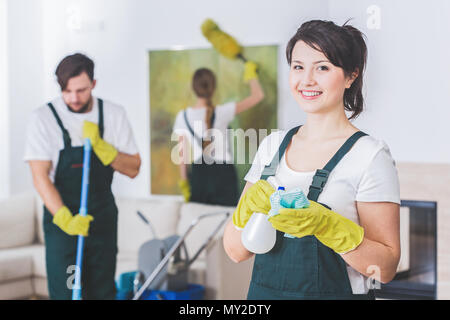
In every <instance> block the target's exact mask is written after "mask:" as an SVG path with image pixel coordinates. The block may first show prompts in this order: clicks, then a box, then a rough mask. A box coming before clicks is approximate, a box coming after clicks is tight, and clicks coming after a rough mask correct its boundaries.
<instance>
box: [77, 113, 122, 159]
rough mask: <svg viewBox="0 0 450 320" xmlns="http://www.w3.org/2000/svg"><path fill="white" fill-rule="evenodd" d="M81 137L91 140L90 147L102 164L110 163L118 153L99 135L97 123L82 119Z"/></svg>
mask: <svg viewBox="0 0 450 320" xmlns="http://www.w3.org/2000/svg"><path fill="white" fill-rule="evenodd" d="M83 138H84V139H86V138H89V139H90V140H91V145H92V149H94V152H95V154H96V155H97V157H98V158H99V159H100V161H101V162H102V163H103V165H104V166H108V165H110V164H111V162H113V161H114V159H115V158H116V157H117V154H118V153H119V152H118V151H117V149H116V148H114V147H113V146H112V145H111V144H109V143H108V142H106V141H105V140H103V139H102V138H101V137H100V131H99V129H98V125H97V124H95V123H93V122H89V121H84V125H83Z"/></svg>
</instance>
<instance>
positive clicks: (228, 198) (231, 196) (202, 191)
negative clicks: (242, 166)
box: [184, 111, 239, 206]
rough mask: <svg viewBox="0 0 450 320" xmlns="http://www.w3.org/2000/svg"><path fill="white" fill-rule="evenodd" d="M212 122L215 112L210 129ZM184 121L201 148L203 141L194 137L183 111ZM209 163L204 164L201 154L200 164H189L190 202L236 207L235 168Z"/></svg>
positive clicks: (230, 165)
mask: <svg viewBox="0 0 450 320" xmlns="http://www.w3.org/2000/svg"><path fill="white" fill-rule="evenodd" d="M214 120H215V111H213V114H212V118H211V127H214ZM184 121H185V122H186V126H187V127H188V129H189V131H190V132H191V134H192V136H193V137H194V139H196V140H197V141H198V143H199V144H200V146H202V145H203V139H202V138H199V137H197V136H196V135H195V133H194V130H192V127H191V126H190V124H189V121H188V119H187V116H186V111H184ZM211 162H212V161H209V162H208V163H206V161H205V159H204V157H203V152H202V162H201V163H195V162H194V163H192V164H191V168H190V172H189V174H188V179H189V184H190V186H191V198H190V201H192V202H200V203H206V204H214V205H222V206H236V205H237V202H238V199H239V194H238V190H237V185H238V182H237V173H236V168H235V167H234V165H233V164H231V163H216V162H215V161H214V162H212V163H211Z"/></svg>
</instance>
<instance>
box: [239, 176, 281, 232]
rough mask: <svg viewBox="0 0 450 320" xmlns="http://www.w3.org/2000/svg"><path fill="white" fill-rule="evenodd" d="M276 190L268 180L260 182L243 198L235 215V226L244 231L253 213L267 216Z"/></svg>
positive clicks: (249, 189)
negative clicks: (271, 197)
mask: <svg viewBox="0 0 450 320" xmlns="http://www.w3.org/2000/svg"><path fill="white" fill-rule="evenodd" d="M274 192H275V189H274V188H273V187H272V186H271V185H270V183H268V182H267V181H266V180H259V181H257V182H256V183H255V184H254V185H252V186H251V187H250V188H248V190H247V192H246V193H245V194H244V196H242V198H241V200H240V201H239V203H238V205H237V207H236V210H235V211H234V213H233V224H234V225H235V226H236V227H237V228H238V229H242V228H244V227H245V225H246V224H247V222H248V219H250V216H251V215H252V214H253V212H261V213H265V214H267V213H268V212H269V210H270V196H271V195H272V193H274Z"/></svg>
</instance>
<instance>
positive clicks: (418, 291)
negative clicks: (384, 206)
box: [375, 200, 437, 300]
mask: <svg viewBox="0 0 450 320" xmlns="http://www.w3.org/2000/svg"><path fill="white" fill-rule="evenodd" d="M401 206H402V207H407V208H409V241H408V242H409V245H408V246H405V247H409V250H408V251H409V259H408V260H409V264H408V268H407V269H406V270H400V271H399V272H397V274H396V276H395V278H394V280H392V281H391V282H389V283H387V284H381V288H380V289H378V290H375V296H376V297H377V298H382V299H402V300H410V299H420V300H425V299H426V300H428V299H436V287H437V223H436V222H437V204H436V202H429V201H413V200H402V201H401ZM400 219H402V217H401V218H400ZM406 230H407V229H406ZM403 249H404V248H403V247H402V250H403Z"/></svg>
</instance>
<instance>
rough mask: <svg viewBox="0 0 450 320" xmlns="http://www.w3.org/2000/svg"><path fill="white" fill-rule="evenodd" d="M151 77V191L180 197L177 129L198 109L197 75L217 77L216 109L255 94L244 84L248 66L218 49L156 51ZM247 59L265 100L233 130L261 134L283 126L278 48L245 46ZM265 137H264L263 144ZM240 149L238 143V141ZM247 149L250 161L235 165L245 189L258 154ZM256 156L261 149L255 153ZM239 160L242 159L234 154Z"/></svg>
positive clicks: (235, 123)
mask: <svg viewBox="0 0 450 320" xmlns="http://www.w3.org/2000/svg"><path fill="white" fill-rule="evenodd" d="M148 54H149V62H150V63H149V67H150V70H149V75H150V82H149V83H150V88H149V90H150V135H151V137H150V143H151V145H150V153H151V155H150V159H151V160H150V161H151V173H150V174H151V193H152V194H158V195H161V194H164V195H176V194H180V191H179V190H178V187H177V181H178V180H179V179H180V175H179V169H178V168H177V164H175V163H174V162H173V161H171V152H172V149H173V148H174V147H175V146H176V145H177V141H172V139H171V136H172V129H173V124H174V121H175V117H176V115H177V113H178V112H179V111H181V110H183V109H185V108H187V107H189V106H192V105H193V104H194V103H195V101H196V97H195V94H194V92H193V90H192V76H193V74H194V72H195V71H196V70H197V69H199V68H208V69H210V70H212V71H213V72H214V73H215V75H216V81H217V88H216V91H215V94H214V97H213V103H214V105H219V104H224V103H227V102H231V101H236V102H237V101H240V100H242V99H244V98H245V97H247V96H248V95H249V94H250V87H249V85H248V84H247V83H245V82H244V80H243V72H244V63H243V61H242V60H230V59H227V58H225V57H223V56H221V55H219V54H218V53H217V52H216V51H215V50H214V49H186V50H151V51H149V53H148ZM243 55H244V56H245V57H246V58H247V59H249V60H251V61H254V62H256V63H257V64H258V74H259V79H260V83H261V86H262V88H263V90H264V94H265V98H264V100H263V101H261V102H260V103H259V104H258V105H256V106H255V107H253V108H252V109H250V110H248V111H245V112H243V113H241V114H239V115H237V116H236V117H235V118H234V120H233V121H232V122H231V123H230V129H232V130H233V129H238V128H240V129H243V130H244V131H246V130H248V129H255V130H256V132H257V133H258V134H260V132H264V130H260V129H266V132H267V133H270V131H271V130H272V129H276V128H277V62H278V57H277V55H278V46H276V45H267V46H252V47H244V48H243ZM262 138H264V137H258V141H261V139H262ZM233 144H234V146H236V144H237V141H234V142H233ZM250 151H251V150H249V148H248V146H246V151H245V152H246V160H245V163H242V161H240V162H239V163H238V162H237V161H235V165H236V169H237V172H238V181H239V189H240V191H241V190H242V189H243V187H244V185H245V181H244V180H243V178H244V176H245V174H246V173H247V171H248V170H249V168H250V166H251V163H252V161H253V157H254V152H252V154H251V152H250ZM255 152H256V150H255ZM234 157H235V158H236V155H235V154H234Z"/></svg>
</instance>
